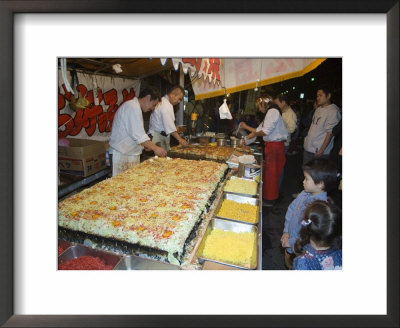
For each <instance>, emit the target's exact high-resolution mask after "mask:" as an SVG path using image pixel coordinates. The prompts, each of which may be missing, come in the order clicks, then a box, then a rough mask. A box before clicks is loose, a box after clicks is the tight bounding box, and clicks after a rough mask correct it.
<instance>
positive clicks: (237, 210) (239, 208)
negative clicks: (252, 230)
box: [217, 199, 258, 223]
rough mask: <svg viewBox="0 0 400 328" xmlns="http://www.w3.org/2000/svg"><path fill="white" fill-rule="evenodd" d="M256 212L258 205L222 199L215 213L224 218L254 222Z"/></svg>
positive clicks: (255, 220)
mask: <svg viewBox="0 0 400 328" xmlns="http://www.w3.org/2000/svg"><path fill="white" fill-rule="evenodd" d="M257 213H258V206H256V205H251V204H242V203H238V202H235V201H233V200H230V199H224V201H223V202H222V206H221V209H220V210H219V212H218V214H217V215H218V216H222V217H224V218H229V219H234V220H239V221H245V222H250V223H256V222H257Z"/></svg>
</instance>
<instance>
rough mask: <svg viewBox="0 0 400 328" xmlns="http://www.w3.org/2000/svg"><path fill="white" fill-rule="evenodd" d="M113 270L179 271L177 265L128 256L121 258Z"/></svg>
mask: <svg viewBox="0 0 400 328" xmlns="http://www.w3.org/2000/svg"><path fill="white" fill-rule="evenodd" d="M114 270H180V268H179V266H177V265H173V264H168V263H162V262H157V261H154V260H151V259H145V258H142V257H139V256H134V255H130V256H125V257H123V258H122V260H121V261H120V262H119V263H118V265H117V266H116V267H115V268H114Z"/></svg>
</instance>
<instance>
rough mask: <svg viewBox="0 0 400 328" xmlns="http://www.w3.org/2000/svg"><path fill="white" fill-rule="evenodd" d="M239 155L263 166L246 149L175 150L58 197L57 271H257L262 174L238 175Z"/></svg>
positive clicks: (193, 146) (192, 146) (203, 147)
mask: <svg viewBox="0 0 400 328" xmlns="http://www.w3.org/2000/svg"><path fill="white" fill-rule="evenodd" d="M241 156H245V157H246V156H247V157H252V158H253V159H256V157H257V159H256V161H257V160H258V163H260V156H257V155H254V152H253V150H251V149H250V148H248V147H246V146H237V147H235V148H234V147H230V146H221V147H219V146H215V145H213V143H211V144H208V145H200V144H190V145H189V147H185V148H182V147H173V148H171V151H170V153H169V156H168V157H167V158H157V157H153V158H150V159H148V160H146V161H144V162H142V163H141V164H139V165H138V166H136V167H134V168H132V169H130V170H127V171H125V172H124V173H122V174H120V175H118V176H115V177H113V178H109V179H106V180H103V181H101V182H99V183H97V184H95V185H93V186H91V187H89V188H86V189H84V190H83V191H81V192H79V193H75V194H73V195H71V196H69V197H67V198H65V199H63V200H61V201H60V202H59V210H58V225H59V245H58V253H59V257H58V259H59V260H58V263H59V269H61V270H62V269H67V270H68V269H72V270H74V269H75V270H82V269H90V268H93V269H95V270H100V269H115V270H141V269H145V270H169V269H172V270H207V269H212V270H218V269H219V270H221V269H222V270H225V269H226V270H230V269H239V270H241V269H250V270H254V269H258V270H260V269H261V268H262V263H261V249H262V240H261V235H262V233H261V230H262V212H261V211H262V206H260V204H261V190H262V186H261V184H262V182H261V181H262V179H261V170H260V169H258V174H257V175H252V176H251V175H250V174H247V176H244V177H240V178H239V177H238V174H239V173H241V174H243V173H242V172H241V170H240V167H241V166H243V165H242V164H241V163H240V164H239V162H238V158H240V157H241ZM235 160H236V162H235ZM247 173H249V172H247Z"/></svg>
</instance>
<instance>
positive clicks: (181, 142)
mask: <svg viewBox="0 0 400 328" xmlns="http://www.w3.org/2000/svg"><path fill="white" fill-rule="evenodd" d="M179 144H180V145H181V146H187V145H188V142H187V141H186V140H185V139H182V138H181V139H180V140H179Z"/></svg>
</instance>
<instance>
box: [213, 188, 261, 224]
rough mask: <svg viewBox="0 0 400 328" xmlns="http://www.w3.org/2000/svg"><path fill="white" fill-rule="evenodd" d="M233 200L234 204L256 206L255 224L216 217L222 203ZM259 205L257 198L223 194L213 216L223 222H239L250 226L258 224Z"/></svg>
mask: <svg viewBox="0 0 400 328" xmlns="http://www.w3.org/2000/svg"><path fill="white" fill-rule="evenodd" d="M225 199H227V200H233V201H234V202H236V203H241V204H251V205H255V206H258V211H257V220H256V222H246V221H242V220H236V219H232V218H228V217H224V216H220V215H218V213H219V211H220V209H221V207H222V203H223V202H224V200H225ZM259 206H260V204H259V200H258V198H254V197H249V196H239V195H236V194H231V193H224V194H223V195H222V197H221V199H220V201H219V203H218V205H217V208H216V210H215V212H214V213H215V216H216V217H217V218H220V219H224V220H229V221H233V222H239V223H245V224H251V225H256V224H258V222H260V211H259V209H260V207H259Z"/></svg>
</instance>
